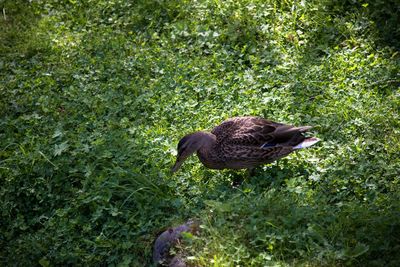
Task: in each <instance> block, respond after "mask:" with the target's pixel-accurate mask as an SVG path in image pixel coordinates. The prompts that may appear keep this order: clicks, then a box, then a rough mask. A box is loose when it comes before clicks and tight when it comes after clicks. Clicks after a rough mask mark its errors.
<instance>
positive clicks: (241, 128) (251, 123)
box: [211, 117, 311, 148]
mask: <svg viewBox="0 0 400 267" xmlns="http://www.w3.org/2000/svg"><path fill="white" fill-rule="evenodd" d="M310 128H311V127H309V126H303V127H295V126H292V125H286V124H282V123H277V122H273V121H270V120H266V119H263V118H259V117H236V118H232V119H229V120H226V121H224V122H223V123H222V124H221V125H219V126H217V127H215V128H214V129H213V130H212V132H211V133H213V134H214V135H215V136H216V137H217V143H220V144H221V143H223V144H224V145H227V144H231V145H244V146H256V147H262V148H267V147H274V146H277V145H279V146H295V145H297V144H299V143H301V142H302V141H304V138H305V137H304V136H303V135H302V133H303V132H305V131H307V130H308V129H310Z"/></svg>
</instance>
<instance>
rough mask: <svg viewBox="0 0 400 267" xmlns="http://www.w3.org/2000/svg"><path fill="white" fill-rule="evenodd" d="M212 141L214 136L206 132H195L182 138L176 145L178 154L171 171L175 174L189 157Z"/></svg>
mask: <svg viewBox="0 0 400 267" xmlns="http://www.w3.org/2000/svg"><path fill="white" fill-rule="evenodd" d="M214 139H215V136H214V135H211V134H209V133H206V132H195V133H192V134H188V135H186V136H184V137H183V138H182V139H181V140H180V141H179V143H178V154H177V156H176V161H175V165H174V166H173V167H172V168H171V171H172V172H176V171H177V170H178V169H179V168H180V167H181V166H182V163H183V162H184V161H185V160H186V159H187V158H188V157H189V156H190V155H192V154H193V153H195V152H197V151H198V150H199V149H200V148H202V147H203V146H207V145H208V144H210V143H211V141H213V140H214Z"/></svg>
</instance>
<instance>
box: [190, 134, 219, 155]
mask: <svg viewBox="0 0 400 267" xmlns="http://www.w3.org/2000/svg"><path fill="white" fill-rule="evenodd" d="M195 134H196V135H197V138H198V140H199V149H198V152H200V151H208V150H210V149H211V148H212V146H213V145H214V144H215V142H216V141H217V137H216V136H215V135H213V134H212V133H208V132H197V133H195Z"/></svg>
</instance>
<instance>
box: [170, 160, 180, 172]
mask: <svg viewBox="0 0 400 267" xmlns="http://www.w3.org/2000/svg"><path fill="white" fill-rule="evenodd" d="M181 165H182V162H179V161H177V162H175V165H174V166H173V167H172V168H171V172H172V173H175V172H176V171H177V170H179V168H180V167H181Z"/></svg>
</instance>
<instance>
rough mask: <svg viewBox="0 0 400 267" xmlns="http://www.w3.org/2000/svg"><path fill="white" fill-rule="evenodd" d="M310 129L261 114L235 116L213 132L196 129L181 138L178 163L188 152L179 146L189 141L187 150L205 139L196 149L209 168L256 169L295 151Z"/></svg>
mask: <svg viewBox="0 0 400 267" xmlns="http://www.w3.org/2000/svg"><path fill="white" fill-rule="evenodd" d="M310 128H311V127H310V126H302V127H295V126H292V125H287V124H282V123H277V122H273V121H269V120H266V119H263V118H259V117H236V118H231V119H228V120H226V121H224V122H223V123H221V124H220V125H219V126H217V127H215V128H214V129H213V130H212V131H211V133H207V132H196V133H193V134H191V135H187V136H185V137H184V138H182V140H183V141H182V140H181V142H179V143H180V145H179V146H178V159H177V162H179V155H181V154H182V153H183V152H187V151H184V149H181V150H180V149H179V148H181V147H182V146H183V145H182V143H185V149H186V147H190V144H198V143H199V142H200V140H195V139H201V140H202V141H203V143H204V144H203V145H201V146H199V148H196V149H195V151H197V155H198V157H199V159H200V161H201V162H202V163H203V164H204V165H205V166H206V167H208V168H212V169H225V168H229V169H243V168H253V167H255V166H257V165H260V164H264V163H270V162H273V161H274V160H276V159H279V158H282V157H284V156H287V155H288V154H290V153H291V152H293V151H294V150H295V149H294V147H295V146H297V145H298V144H300V143H302V142H303V141H304V140H305V139H306V137H305V136H304V135H303V133H304V132H306V131H307V130H309V129H310ZM315 139H316V138H315ZM206 140H207V141H206ZM195 151H193V152H195ZM193 152H192V153H193ZM179 166H180V165H179Z"/></svg>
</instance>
